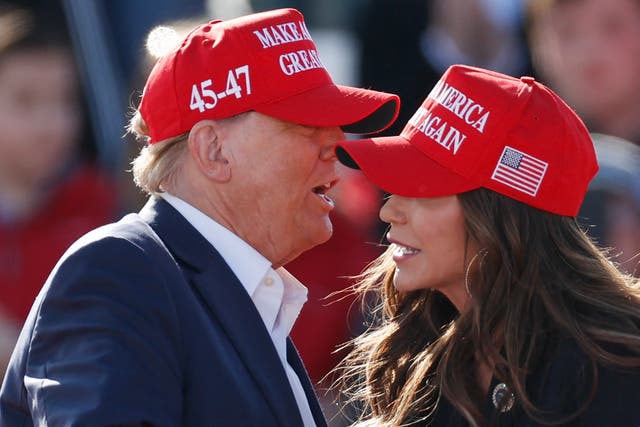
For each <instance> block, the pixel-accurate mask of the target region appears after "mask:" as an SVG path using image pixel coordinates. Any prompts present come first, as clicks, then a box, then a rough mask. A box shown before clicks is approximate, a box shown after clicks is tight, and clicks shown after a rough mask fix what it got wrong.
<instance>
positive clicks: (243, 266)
mask: <svg viewBox="0 0 640 427" xmlns="http://www.w3.org/2000/svg"><path fill="white" fill-rule="evenodd" d="M160 196H161V197H162V198H163V199H164V200H166V201H167V203H169V204H170V205H171V206H173V207H174V208H175V209H176V210H177V211H178V212H180V214H181V215H182V216H183V217H184V218H185V219H186V220H187V221H188V222H189V223H190V224H191V225H192V226H193V227H194V228H195V229H196V230H197V231H198V232H199V233H200V234H202V236H203V237H204V238H205V239H207V241H208V242H209V243H211V245H212V246H213V247H215V249H216V250H217V251H218V252H219V253H220V255H221V256H222V258H223V259H224V260H225V261H226V263H227V264H228V265H229V268H231V271H233V274H235V275H236V277H237V278H238V280H240V283H242V286H243V287H244V288H245V289H246V291H247V293H248V294H249V295H250V296H253V294H254V293H255V291H256V288H257V287H258V285H259V284H260V282H261V280H262V279H263V278H264V277H265V275H266V274H267V273H268V272H269V271H270V270H272V268H271V262H269V260H268V259H267V258H265V257H264V256H263V255H262V254H260V252H258V251H257V250H255V249H254V248H253V247H252V246H251V245H249V244H248V243H247V242H245V241H244V240H242V239H241V238H240V237H238V236H237V235H235V234H234V233H233V232H232V231H231V230H229V229H228V228H225V227H224V226H222V225H221V224H220V223H218V222H216V221H215V220H214V219H212V218H211V217H209V216H207V215H205V214H204V213H202V212H201V211H199V210H198V209H196V208H194V207H193V206H191V205H190V204H189V203H187V202H185V201H184V200H182V199H180V198H178V197H176V196H173V195H171V194H169V193H166V192H165V193H161V194H160Z"/></svg>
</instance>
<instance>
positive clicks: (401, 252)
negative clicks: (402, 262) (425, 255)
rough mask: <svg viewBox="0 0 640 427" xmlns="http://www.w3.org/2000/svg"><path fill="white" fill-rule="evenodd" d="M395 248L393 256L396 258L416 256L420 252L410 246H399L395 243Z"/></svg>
mask: <svg viewBox="0 0 640 427" xmlns="http://www.w3.org/2000/svg"><path fill="white" fill-rule="evenodd" d="M393 246H394V249H393V256H395V257H403V256H407V255H414V254H417V253H418V252H420V250H419V249H416V248H412V247H409V246H403V245H399V244H398V243H394V244H393Z"/></svg>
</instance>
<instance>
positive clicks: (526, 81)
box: [520, 76, 536, 84]
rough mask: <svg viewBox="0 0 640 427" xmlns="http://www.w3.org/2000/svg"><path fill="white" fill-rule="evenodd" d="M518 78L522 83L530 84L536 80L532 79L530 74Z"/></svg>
mask: <svg viewBox="0 0 640 427" xmlns="http://www.w3.org/2000/svg"><path fill="white" fill-rule="evenodd" d="M520 80H521V81H522V82H523V83H528V84H531V83H533V82H535V81H536V79H534V78H533V77H530V76H522V77H520Z"/></svg>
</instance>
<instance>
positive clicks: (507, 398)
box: [491, 383, 516, 412]
mask: <svg viewBox="0 0 640 427" xmlns="http://www.w3.org/2000/svg"><path fill="white" fill-rule="evenodd" d="M491 400H492V401H493V406H495V407H496V409H497V410H499V411H500V412H509V411H510V410H511V408H513V404H514V402H515V401H516V396H515V395H514V394H513V392H512V391H511V389H509V386H508V385H506V384H505V383H500V384H498V385H497V386H496V387H495V388H494V389H493V394H492V395H491Z"/></svg>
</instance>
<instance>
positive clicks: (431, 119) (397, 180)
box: [336, 65, 598, 216]
mask: <svg viewBox="0 0 640 427" xmlns="http://www.w3.org/2000/svg"><path fill="white" fill-rule="evenodd" d="M336 153H337V155H338V158H339V159H340V161H341V162H342V163H344V164H346V165H347V166H350V167H354V168H360V169H362V171H363V172H364V173H365V175H367V177H368V178H369V179H371V180H372V181H373V182H374V183H375V184H376V185H378V186H379V187H381V188H382V189H384V190H385V191H387V192H389V193H393V194H397V195H400V196H405V197H440V196H448V195H455V194H460V193H463V192H466V191H470V190H474V189H476V188H480V187H484V188H487V189H490V190H493V191H495V192H497V193H500V194H503V195H505V196H508V197H510V198H512V199H515V200H518V201H521V202H523V203H526V204H528V205H530V206H533V207H536V208H538V209H542V210H545V211H549V212H553V213H556V214H558V215H566V216H575V215H577V213H578V210H579V208H580V205H581V203H582V200H583V199H584V195H585V193H586V191H587V187H588V185H589V181H591V179H592V178H593V177H594V175H595V174H596V173H597V171H598V164H597V160H596V155H595V151H594V148H593V143H592V141H591V138H590V136H589V133H588V131H587V129H586V127H585V125H584V124H583V122H582V121H581V120H580V118H578V116H577V115H576V114H575V112H574V111H573V110H572V109H571V108H570V107H569V106H568V105H567V104H565V103H564V101H562V100H561V99H560V98H559V97H558V96H557V95H556V94H555V93H553V92H552V91H551V90H550V89H549V88H547V87H546V86H544V85H542V84H540V83H538V82H537V81H535V80H534V79H533V78H532V77H522V78H520V79H517V78H514V77H511V76H507V75H504V74H500V73H496V72H492V71H489V70H484V69H480V68H475V67H469V66H463V65H454V66H451V67H450V68H449V69H448V70H447V71H446V72H445V73H444V74H443V76H442V78H441V79H440V81H438V83H437V84H436V85H435V87H434V88H433V90H432V91H431V92H430V93H429V95H428V96H427V98H426V99H425V100H424V102H423V104H422V106H421V107H420V108H418V110H417V111H416V113H415V114H414V115H413V117H412V118H411V119H410V120H409V122H408V123H407V125H406V126H405V128H404V129H403V131H402V133H401V134H400V135H399V136H391V137H380V138H370V139H360V140H350V141H343V142H339V143H338V145H337V147H336Z"/></svg>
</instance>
